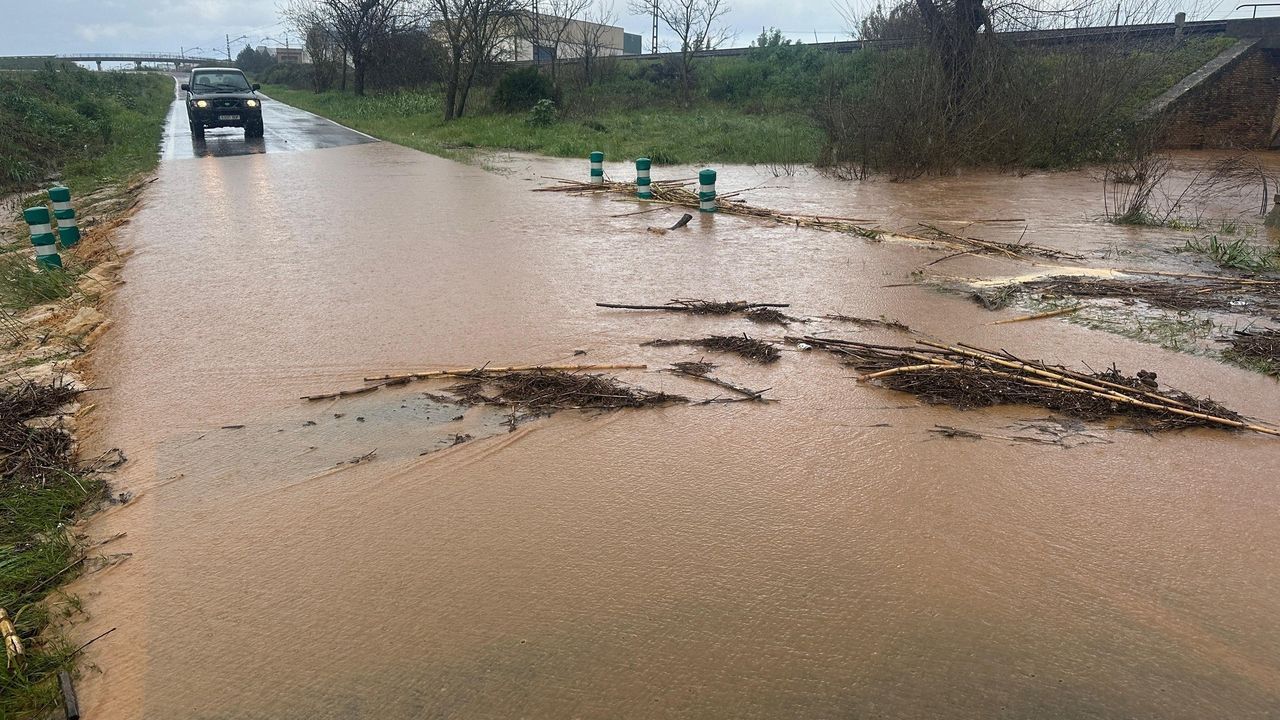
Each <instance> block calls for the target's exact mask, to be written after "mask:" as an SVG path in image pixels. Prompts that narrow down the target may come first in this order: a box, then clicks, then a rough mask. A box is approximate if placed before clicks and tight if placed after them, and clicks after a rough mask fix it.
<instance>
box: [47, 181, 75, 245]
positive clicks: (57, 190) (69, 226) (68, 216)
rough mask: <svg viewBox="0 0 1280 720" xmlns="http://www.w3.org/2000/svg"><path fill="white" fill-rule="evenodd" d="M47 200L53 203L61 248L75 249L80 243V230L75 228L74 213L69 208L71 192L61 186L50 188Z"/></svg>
mask: <svg viewBox="0 0 1280 720" xmlns="http://www.w3.org/2000/svg"><path fill="white" fill-rule="evenodd" d="M49 200H50V201H51V202H52V203H53V215H54V217H56V218H57V219H58V239H60V240H61V241H62V247H63V248H69V247H75V246H76V244H77V243H79V242H80V228H78V227H76V211H75V210H74V209H73V208H72V207H71V190H69V189H68V188H65V187H62V186H61V185H59V186H57V187H51V188H49Z"/></svg>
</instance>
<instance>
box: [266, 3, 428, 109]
mask: <svg viewBox="0 0 1280 720" xmlns="http://www.w3.org/2000/svg"><path fill="white" fill-rule="evenodd" d="M285 16H286V18H289V19H290V20H291V21H292V23H293V24H294V25H295V27H297V29H298V30H299V31H300V32H308V31H312V30H315V29H317V28H319V29H322V31H323V32H324V33H325V34H327V35H328V36H329V37H331V38H332V39H333V41H334V42H335V43H336V45H337V47H338V48H339V49H340V50H341V51H342V53H343V55H344V56H345V57H344V58H343V61H342V63H343V65H342V66H343V75H344V77H345V74H346V59H347V58H350V60H351V66H352V70H353V71H354V81H355V84H354V90H355V93H356V94H357V95H363V94H364V85H365V73H366V71H367V70H368V66H369V58H370V56H371V55H372V54H373V52H374V49H375V47H376V46H377V45H378V44H379V43H381V42H384V41H386V39H387V38H389V37H392V36H394V35H397V34H399V33H402V32H405V31H407V30H410V29H413V28H416V27H419V26H420V24H421V22H422V19H423V16H422V13H421V11H420V8H419V5H418V3H417V0H294V2H293V3H292V4H290V5H289V7H288V9H286V10H285Z"/></svg>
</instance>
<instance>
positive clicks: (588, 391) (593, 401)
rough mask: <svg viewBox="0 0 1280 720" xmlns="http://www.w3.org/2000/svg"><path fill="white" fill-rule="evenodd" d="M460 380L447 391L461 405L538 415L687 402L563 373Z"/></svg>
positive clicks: (611, 380) (476, 376) (614, 380)
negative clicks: (490, 406) (498, 408)
mask: <svg viewBox="0 0 1280 720" xmlns="http://www.w3.org/2000/svg"><path fill="white" fill-rule="evenodd" d="M463 377H464V378H465V379H466V382H463V383H460V384H458V385H455V386H453V387H451V388H448V390H449V392H451V393H453V394H454V395H457V396H458V397H459V398H460V399H461V400H462V401H463V402H466V403H469V404H473V405H500V406H503V407H517V408H521V409H525V410H530V411H535V412H539V413H548V412H554V411H556V410H568V409H598V410H616V409H620V408H639V407H656V406H660V405H671V404H675V403H685V402H688V401H689V400H688V398H686V397H683V396H680V395H669V394H667V393H663V392H654V391H651V390H645V389H643V388H638V387H634V386H631V385H627V384H625V383H623V382H621V381H620V380H618V379H617V378H613V377H608V376H606V375H587V374H577V373H570V372H564V371H562V370H534V371H524V372H498V373H493V372H477V373H474V374H471V375H464V376H463Z"/></svg>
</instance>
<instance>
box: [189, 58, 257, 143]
mask: <svg viewBox="0 0 1280 720" xmlns="http://www.w3.org/2000/svg"><path fill="white" fill-rule="evenodd" d="M182 89H183V90H184V91H186V93H187V122H189V123H191V136H192V137H194V138H197V139H198V138H203V137H204V129H205V128H211V127H242V128H244V136H245V137H247V138H260V137H262V100H261V99H260V98H259V97H258V95H257V94H256V93H255V92H254V91H255V90H257V89H258V84H257V83H254V84H253V85H250V84H249V81H248V80H246V79H245V77H244V73H242V72H240V70H238V69H236V68H216V67H208V68H196V69H194V70H192V71H191V82H190V83H183V84H182Z"/></svg>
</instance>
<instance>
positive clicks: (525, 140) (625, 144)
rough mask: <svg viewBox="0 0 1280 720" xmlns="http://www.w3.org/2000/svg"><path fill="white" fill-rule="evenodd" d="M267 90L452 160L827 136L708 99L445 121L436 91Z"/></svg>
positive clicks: (678, 151)
mask: <svg viewBox="0 0 1280 720" xmlns="http://www.w3.org/2000/svg"><path fill="white" fill-rule="evenodd" d="M264 90H265V92H266V93H267V94H268V95H270V96H271V97H273V98H275V99H277V100H280V101H282V102H286V103H289V104H290V105H294V106H296V107H300V108H302V109H304V110H309V111H311V112H314V113H316V114H319V115H323V116H325V117H328V118H330V119H332V120H335V121H337V122H340V123H342V124H343V125H348V126H350V127H353V128H355V129H357V130H360V131H362V132H366V133H368V134H370V135H373V136H374V137H377V138H380V139H383V140H389V141H391V142H394V143H398V144H400V145H405V146H408V147H411V148H415V149H418V150H422V151H425V152H429V153H433V154H436V155H442V156H444V157H450V158H455V159H467V158H469V157H470V156H471V155H472V154H473V150H474V149H477V148H482V149H491V150H520V151H526V152H534V153H542V154H544V155H552V156H557V157H576V158H585V157H586V156H587V155H588V154H589V153H591V152H592V151H593V150H602V151H603V152H604V153H605V156H606V157H608V158H614V159H618V158H634V157H641V156H647V157H650V158H652V159H653V161H654V162H655V163H659V164H673V165H674V164H695V163H705V162H713V161H719V162H730V163H809V162H813V161H814V160H815V159H816V158H817V155H818V151H819V148H820V147H821V145H822V133H821V131H820V130H819V129H818V128H817V127H816V126H815V125H814V124H813V121H812V120H810V119H809V118H807V117H805V116H804V115H799V114H777V115H748V114H745V113H742V112H741V111H737V110H734V109H731V108H728V107H725V106H722V105H717V104H714V103H706V104H703V105H698V106H695V107H694V108H692V109H688V110H679V109H662V110H651V111H634V112H627V111H622V110H616V111H609V110H606V111H604V112H601V113H600V114H598V115H595V116H594V117H593V118H591V119H590V120H588V121H585V122H584V121H581V120H574V119H562V120H560V121H558V122H556V123H554V124H552V125H550V126H547V127H535V126H532V125H530V124H529V123H528V122H526V120H525V118H526V115H524V114H518V115H514V114H513V115H507V114H483V115H476V116H472V117H464V118H462V119H461V120H455V121H453V122H450V123H445V122H444V121H443V120H442V119H441V117H442V113H443V109H442V108H443V105H442V104H441V98H440V95H439V94H437V93H434V92H425V91H401V92H396V93H388V94H385V95H370V96H367V97H363V98H358V97H355V96H354V95H350V94H344V93H339V92H327V93H321V94H316V93H312V92H309V91H306V90H291V89H289V88H285V87H281V86H275V85H272V86H268V87H265V88H264Z"/></svg>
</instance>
